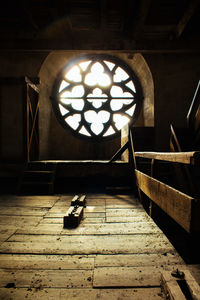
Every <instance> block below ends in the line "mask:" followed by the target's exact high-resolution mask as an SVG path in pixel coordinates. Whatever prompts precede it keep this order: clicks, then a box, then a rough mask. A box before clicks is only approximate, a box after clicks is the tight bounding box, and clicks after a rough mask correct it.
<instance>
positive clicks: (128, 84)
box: [126, 81, 136, 93]
mask: <svg viewBox="0 0 200 300" xmlns="http://www.w3.org/2000/svg"><path fill="white" fill-rule="evenodd" d="M126 86H127V87H129V89H131V90H132V91H133V92H134V93H136V90H135V86H134V84H133V81H129V82H128V83H127V84H126Z"/></svg>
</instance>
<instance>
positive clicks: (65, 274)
mask: <svg viewBox="0 0 200 300" xmlns="http://www.w3.org/2000/svg"><path fill="white" fill-rule="evenodd" d="M92 278H93V271H92V270H67V271H66V270H34V271H33V270H7V269H4V270H0V287H1V288H3V287H6V286H7V285H8V284H9V283H14V285H15V287H27V288H45V287H49V288H50V287H52V288H81V287H83V286H84V287H86V288H87V287H88V288H89V287H92Z"/></svg>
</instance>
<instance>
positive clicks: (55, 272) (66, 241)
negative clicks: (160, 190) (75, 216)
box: [0, 194, 184, 300]
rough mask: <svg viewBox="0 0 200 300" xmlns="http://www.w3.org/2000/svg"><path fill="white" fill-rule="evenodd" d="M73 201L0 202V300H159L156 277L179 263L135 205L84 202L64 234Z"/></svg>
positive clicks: (105, 198)
mask: <svg viewBox="0 0 200 300" xmlns="http://www.w3.org/2000/svg"><path fill="white" fill-rule="evenodd" d="M73 197H74V195H72V194H66V195H56V196H23V197H21V196H9V195H8V196H2V197H0V242H1V245H0V299H14V300H16V299H20V300H21V299H27V298H28V299H53V300H55V299H70V300H71V299H78V300H82V299H88V300H90V299H92V300H93V299H103V300H108V299H109V300H115V299H123V300H124V299H125V300H128V299H136V300H137V299H138V300H139V299H141V300H144V299H149V300H153V299H162V298H161V297H162V292H161V288H160V281H159V280H160V270H161V269H163V270H166V269H168V268H169V269H170V268H177V267H178V266H182V265H184V262H183V261H182V259H181V258H180V257H179V255H178V254H177V252H176V250H175V249H174V247H173V246H172V244H171V243H170V242H169V240H168V239H167V238H166V236H165V235H164V234H163V233H162V231H161V230H160V229H159V228H158V227H157V226H156V224H155V223H154V222H153V221H152V219H151V218H150V217H149V216H148V215H147V214H146V212H145V211H144V210H143V208H142V206H141V204H140V203H139V202H138V200H137V199H136V198H135V197H133V196H131V195H130V196H129V195H107V194H88V195H86V203H87V206H86V208H85V209H84V218H83V220H82V221H81V223H80V225H79V226H78V227H77V228H75V229H64V228H63V216H64V215H65V214H66V212H67V209H68V207H69V206H70V205H71V200H72V199H73ZM110 287H112V288H110ZM119 287H120V288H119ZM126 287H128V288H126Z"/></svg>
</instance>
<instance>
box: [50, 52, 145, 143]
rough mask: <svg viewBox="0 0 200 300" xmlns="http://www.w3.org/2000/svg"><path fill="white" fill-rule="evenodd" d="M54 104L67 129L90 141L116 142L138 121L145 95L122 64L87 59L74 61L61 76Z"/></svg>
mask: <svg viewBox="0 0 200 300" xmlns="http://www.w3.org/2000/svg"><path fill="white" fill-rule="evenodd" d="M52 101H53V107H54V110H55V113H56V116H57V118H58V120H59V122H60V123H61V124H62V126H63V127H64V128H68V129H71V130H72V131H73V132H74V133H75V134H78V135H79V136H83V137H87V138H89V139H102V138H113V137H116V136H117V135H118V134H119V133H120V130H121V129H122V127H123V126H125V125H126V124H129V125H130V126H131V125H132V124H133V123H134V122H135V121H136V119H137V117H138V114H139V111H140V108H141V103H142V92H141V87H140V84H139V82H138V79H137V78H136V76H135V74H134V73H133V71H132V69H131V68H130V67H128V66H127V65H126V64H124V62H123V61H121V60H119V59H118V58H114V57H112V56H105V55H98V56H97V55H93V56H92V55H88V56H84V57H78V58H77V59H75V60H73V61H72V60H71V61H70V62H69V63H68V64H67V66H66V67H65V68H64V69H63V70H62V71H61V72H60V74H59V76H58V78H57V80H56V82H55V86H54V91H53V97H52Z"/></svg>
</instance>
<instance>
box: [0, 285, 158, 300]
mask: <svg viewBox="0 0 200 300" xmlns="http://www.w3.org/2000/svg"><path fill="white" fill-rule="evenodd" d="M0 295H2V299H4V300H8V299H9V300H22V299H45V300H46V299H48V300H49V299H51V300H55V299H56V300H57V299H59V300H72V299H73V300H81V299H87V300H95V299H96V300H97V299H101V300H108V299H109V300H116V299H118V300H133V299H134V300H145V299H154V300H161V299H163V298H162V292H161V289H160V288H137V289H135V288H134V289H106V290H102V289H55V288H49V289H48V288H29V289H27V288H15V289H6V288H0Z"/></svg>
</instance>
